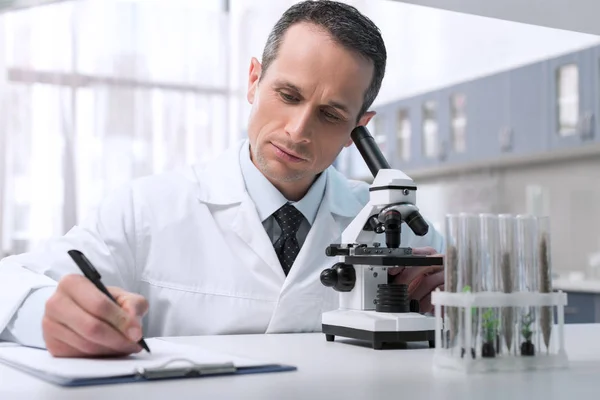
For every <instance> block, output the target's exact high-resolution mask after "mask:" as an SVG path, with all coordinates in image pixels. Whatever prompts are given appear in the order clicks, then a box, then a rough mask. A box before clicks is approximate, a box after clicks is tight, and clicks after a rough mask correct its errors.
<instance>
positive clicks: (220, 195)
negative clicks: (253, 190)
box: [198, 141, 285, 287]
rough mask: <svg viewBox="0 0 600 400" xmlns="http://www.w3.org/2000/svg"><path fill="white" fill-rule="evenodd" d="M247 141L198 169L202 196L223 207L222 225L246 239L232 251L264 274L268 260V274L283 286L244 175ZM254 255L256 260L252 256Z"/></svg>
mask: <svg viewBox="0 0 600 400" xmlns="http://www.w3.org/2000/svg"><path fill="white" fill-rule="evenodd" d="M246 145H247V144H246V142H244V141H242V142H241V143H240V145H239V146H234V147H233V148H232V149H229V150H227V151H226V152H225V153H224V154H223V155H221V156H220V157H218V158H217V159H215V160H214V161H212V162H210V163H208V164H207V166H206V167H205V168H203V169H201V170H200V171H199V172H198V175H199V176H200V177H199V179H198V180H199V181H200V182H201V184H200V190H199V195H198V198H199V200H200V201H201V202H203V203H207V204H209V205H211V206H213V207H214V209H218V210H220V211H219V213H220V217H218V219H219V220H220V224H221V226H227V227H228V229H230V231H231V233H232V234H233V235H236V236H237V237H238V238H239V239H241V241H242V242H243V243H244V245H245V246H243V248H240V247H239V246H235V245H233V246H231V251H232V252H234V253H237V254H239V257H240V259H242V260H244V263H245V264H247V265H248V266H251V267H252V268H258V269H259V271H257V273H258V274H260V275H261V276H264V275H265V271H264V268H263V267H264V264H267V265H268V267H269V269H270V270H271V272H272V273H270V274H269V275H268V276H270V277H271V278H272V279H274V282H276V284H277V285H279V286H278V287H281V285H282V284H283V281H284V280H285V274H284V273H283V270H282V268H281V265H280V263H279V259H278V258H277V254H276V253H275V250H274V248H273V244H272V243H271V241H270V240H269V237H268V235H267V233H266V231H265V229H264V227H263V225H262V222H261V221H260V216H259V215H258V211H257V210H256V206H255V204H254V202H253V201H252V199H251V198H250V196H249V195H248V192H247V191H246V187H245V184H244V179H243V176H242V171H241V167H240V163H239V155H240V150H241V146H246ZM252 256H254V257H255V259H254V260H252V259H251V258H249V257H252Z"/></svg>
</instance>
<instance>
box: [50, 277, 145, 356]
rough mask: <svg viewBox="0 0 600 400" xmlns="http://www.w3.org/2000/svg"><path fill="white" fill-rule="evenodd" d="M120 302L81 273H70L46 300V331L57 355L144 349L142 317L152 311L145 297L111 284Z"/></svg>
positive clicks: (52, 348)
mask: <svg viewBox="0 0 600 400" xmlns="http://www.w3.org/2000/svg"><path fill="white" fill-rule="evenodd" d="M108 290H109V292H110V293H111V294H112V295H113V297H114V298H115V300H116V301H117V302H118V303H119V305H116V304H115V303H113V302H112V301H111V300H110V299H109V298H108V296H106V295H105V294H104V293H102V292H101V291H100V290H98V289H97V288H96V287H95V286H94V285H93V284H92V283H91V282H90V281H89V280H87V279H86V278H85V277H83V276H81V275H67V276H65V277H64V278H63V279H61V281H60V282H59V284H58V287H57V289H56V292H55V293H54V295H52V297H50V299H48V301H47V302H46V309H45V314H44V318H43V320H42V330H43V334H44V340H45V342H46V348H47V349H48V351H49V352H50V353H51V354H52V355H53V356H56V357H89V356H108V355H128V354H131V353H137V352H139V351H140V350H142V348H141V347H140V346H139V345H138V344H137V342H138V341H139V340H140V339H141V337H142V328H141V323H140V320H141V318H142V317H143V316H144V315H145V314H146V312H147V311H148V302H147V301H146V299H144V298H143V297H142V296H140V295H137V294H134V293H128V292H126V291H124V290H122V289H119V288H114V287H109V288H108Z"/></svg>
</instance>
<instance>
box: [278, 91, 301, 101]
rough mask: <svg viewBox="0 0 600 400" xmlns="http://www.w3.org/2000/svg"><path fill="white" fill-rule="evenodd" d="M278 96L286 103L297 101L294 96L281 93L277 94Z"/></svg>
mask: <svg viewBox="0 0 600 400" xmlns="http://www.w3.org/2000/svg"><path fill="white" fill-rule="evenodd" d="M279 95H280V96H281V98H282V99H283V100H285V101H288V102H294V101H297V99H296V98H295V97H294V96H292V95H290V94H287V93H283V92H279Z"/></svg>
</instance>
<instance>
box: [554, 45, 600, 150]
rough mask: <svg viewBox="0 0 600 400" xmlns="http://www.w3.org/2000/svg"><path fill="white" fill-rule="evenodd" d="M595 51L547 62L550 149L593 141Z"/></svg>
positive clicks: (578, 53) (564, 56) (570, 146)
mask: <svg viewBox="0 0 600 400" xmlns="http://www.w3.org/2000/svg"><path fill="white" fill-rule="evenodd" d="M593 53H594V50H593V49H585V50H581V51H577V52H574V53H569V54H566V55H562V56H560V57H555V58H552V59H550V60H548V61H547V70H548V73H547V87H548V95H547V109H548V120H549V121H550V124H549V130H548V134H549V135H550V148H551V149H560V148H572V147H578V146H581V145H583V144H585V143H586V142H590V141H592V140H593V137H594V133H595V126H594V124H595V123H594V120H595V118H594V114H595V101H594V97H595V95H594V92H596V91H597V90H596V88H595V87H594V85H593V80H594V76H593V75H594V73H593V71H592V70H593V68H592V59H593Z"/></svg>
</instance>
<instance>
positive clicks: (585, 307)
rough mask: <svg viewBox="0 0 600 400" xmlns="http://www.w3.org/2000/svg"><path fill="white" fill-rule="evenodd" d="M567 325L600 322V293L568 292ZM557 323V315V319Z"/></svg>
mask: <svg viewBox="0 0 600 400" xmlns="http://www.w3.org/2000/svg"><path fill="white" fill-rule="evenodd" d="M566 293H567V299H568V300H567V303H568V304H567V306H566V307H565V324H592V323H598V322H600V293H586V292H566ZM554 320H555V321H556V315H555V319H554Z"/></svg>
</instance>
